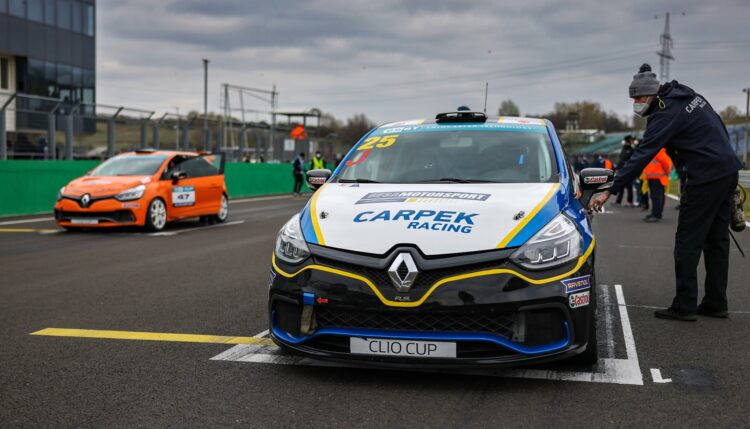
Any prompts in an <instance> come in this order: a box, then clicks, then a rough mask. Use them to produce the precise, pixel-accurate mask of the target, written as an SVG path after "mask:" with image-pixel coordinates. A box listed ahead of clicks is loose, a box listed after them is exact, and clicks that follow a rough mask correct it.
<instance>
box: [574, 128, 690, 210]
mask: <svg viewBox="0 0 750 429" xmlns="http://www.w3.org/2000/svg"><path fill="white" fill-rule="evenodd" d="M637 146H638V140H637V139H636V138H635V137H633V136H632V135H627V136H625V138H624V139H623V140H622V148H621V149H620V154H619V156H618V157H617V162H616V163H613V162H612V160H610V159H609V157H608V155H607V154H599V155H597V156H596V157H594V159H593V160H589V159H588V157H586V156H580V155H579V156H576V157H575V159H574V161H573V166H574V168H575V170H576V172H579V171H581V170H583V169H584V168H606V169H610V170H614V171H617V170H619V169H620V168H622V167H623V166H624V165H625V164H626V163H627V162H628V160H630V157H631V156H633V151H634V150H635V148H636V147H637ZM672 170H674V163H673V162H672V159H671V158H670V157H669V155H668V154H667V151H666V149H664V148H662V149H661V150H660V151H659V152H658V153H657V154H656V156H655V157H654V158H653V159H652V160H651V161H650V162H649V163H648V164H647V165H646V168H644V169H643V171H642V173H641V174H640V175H638V176H637V177H636V178H635V179H633V180H631V181H630V182H628V183H626V184H625V186H624V187H623V189H622V190H621V191H620V192H618V193H617V198H616V199H615V201H614V203H613V204H614V205H616V206H622V207H637V208H639V209H640V210H641V211H644V212H646V211H648V212H649V214H647V215H646V217H644V218H643V221H644V222H649V223H653V222H659V221H661V219H662V217H663V215H664V202H665V196H666V194H667V192H668V191H669V185H670V183H669V179H670V175H671V174H672ZM678 177H679V175H678ZM678 208H679V206H678Z"/></svg>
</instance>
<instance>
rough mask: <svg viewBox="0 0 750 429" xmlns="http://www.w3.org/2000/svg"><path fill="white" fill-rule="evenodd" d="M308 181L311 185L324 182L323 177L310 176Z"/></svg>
mask: <svg viewBox="0 0 750 429" xmlns="http://www.w3.org/2000/svg"><path fill="white" fill-rule="evenodd" d="M307 181H308V182H310V184H312V185H322V184H324V183H325V182H326V178H325V177H310V178H308V179H307Z"/></svg>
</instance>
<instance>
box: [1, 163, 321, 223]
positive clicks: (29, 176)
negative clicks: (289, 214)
mask: <svg viewBox="0 0 750 429" xmlns="http://www.w3.org/2000/svg"><path fill="white" fill-rule="evenodd" d="M98 164H99V161H22V160H8V161H0V183H2V186H0V216H9V215H25V214H34V213H44V212H51V211H52V207H53V206H54V204H55V197H56V196H57V191H59V190H60V188H61V187H63V186H65V185H67V184H68V182H70V181H71V180H73V179H75V178H76V177H80V176H83V175H84V174H86V173H87V172H88V171H90V170H92V169H93V168H94V167H96V166H97V165H98ZM225 179H226V182H227V191H228V192H229V197H230V198H238V197H254V196H261V195H273V194H286V193H291V192H292V190H293V188H294V176H293V175H292V164H246V163H227V164H226V166H225ZM302 190H303V191H308V190H309V188H308V187H307V184H304V185H303V187H302Z"/></svg>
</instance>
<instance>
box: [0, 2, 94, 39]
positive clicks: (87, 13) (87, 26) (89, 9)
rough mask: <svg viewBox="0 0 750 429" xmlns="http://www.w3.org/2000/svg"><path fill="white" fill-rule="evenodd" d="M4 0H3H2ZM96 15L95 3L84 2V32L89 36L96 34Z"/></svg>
mask: <svg viewBox="0 0 750 429" xmlns="http://www.w3.org/2000/svg"><path fill="white" fill-rule="evenodd" d="M0 1H2V0H0ZM95 22H96V17H95V16H94V5H93V4H90V3H84V4H83V32H84V33H85V34H86V35H87V36H92V37H93V36H94V24H95Z"/></svg>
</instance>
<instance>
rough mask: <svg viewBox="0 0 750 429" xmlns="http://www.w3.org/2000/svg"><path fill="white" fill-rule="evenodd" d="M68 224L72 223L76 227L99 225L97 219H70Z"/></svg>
mask: <svg viewBox="0 0 750 429" xmlns="http://www.w3.org/2000/svg"><path fill="white" fill-rule="evenodd" d="M70 223H73V224H76V225H96V224H98V223H99V219H81V218H72V219H70Z"/></svg>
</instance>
